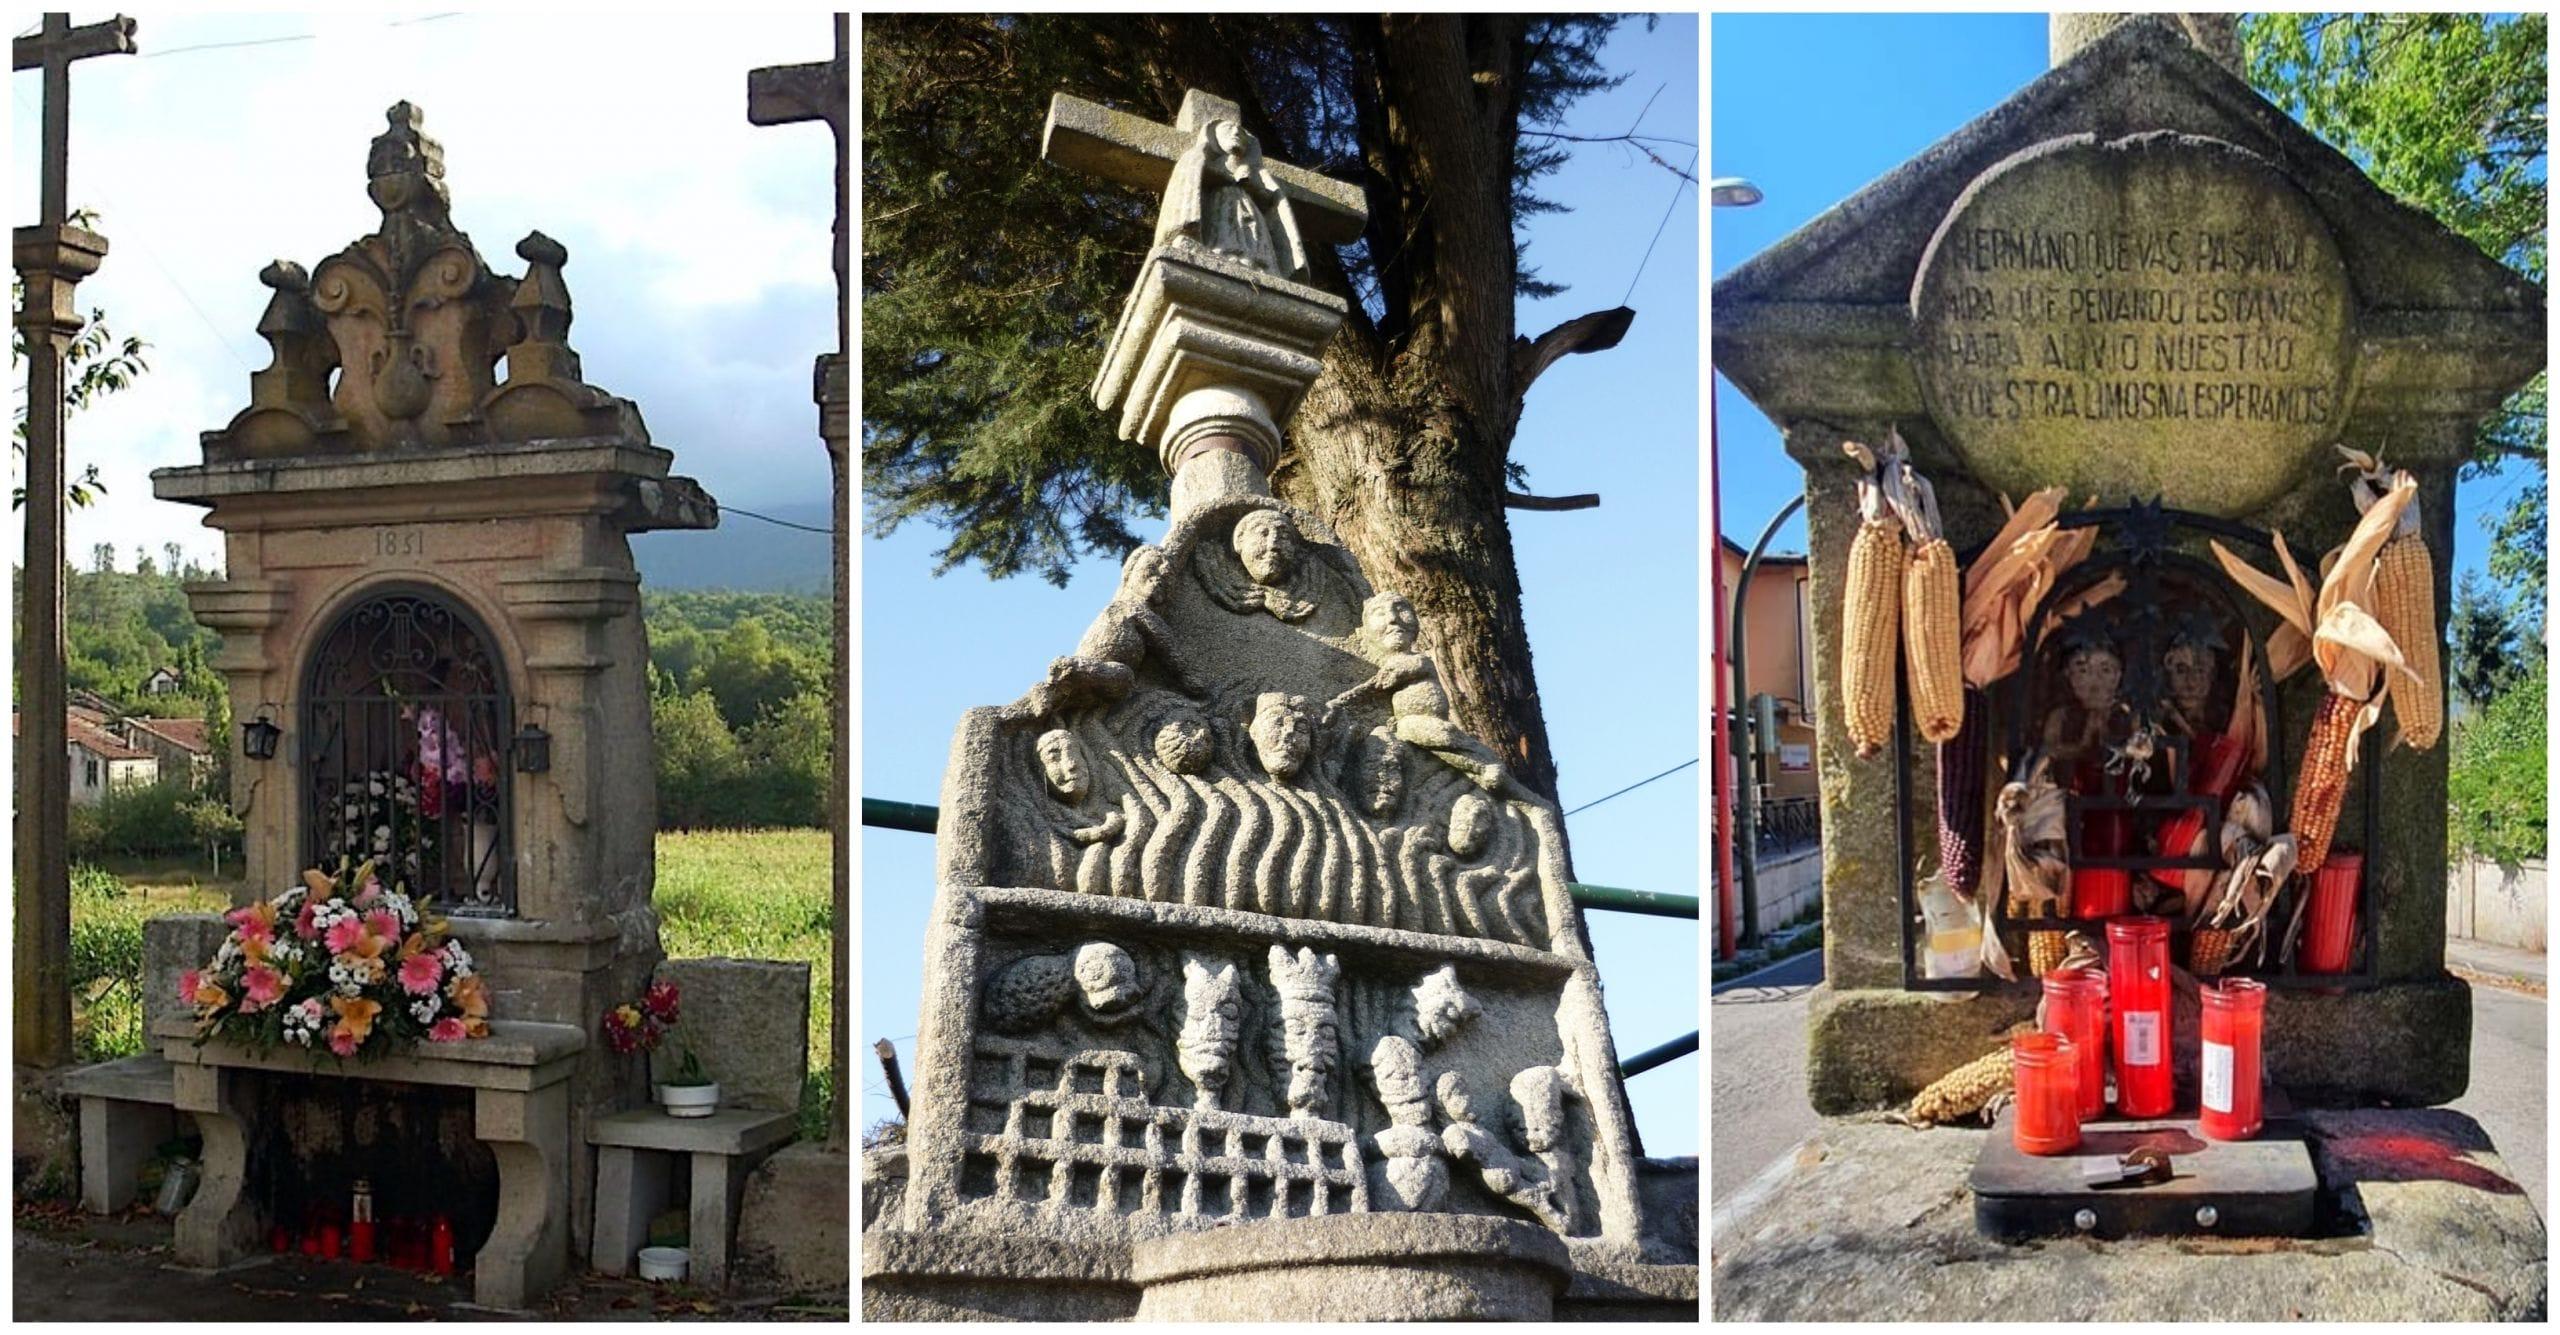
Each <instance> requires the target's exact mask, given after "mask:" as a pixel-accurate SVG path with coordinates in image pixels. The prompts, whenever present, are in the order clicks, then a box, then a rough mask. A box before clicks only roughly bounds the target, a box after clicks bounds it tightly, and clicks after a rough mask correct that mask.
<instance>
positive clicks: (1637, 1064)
mask: <svg viewBox="0 0 2560 1335" xmlns="http://www.w3.org/2000/svg"><path fill="white" fill-rule="evenodd" d="M1697 1050H1698V1031H1697V1030H1695V1029H1692V1030H1690V1031H1689V1034H1688V1037H1686V1038H1675V1039H1673V1040H1671V1041H1670V1042H1668V1043H1665V1044H1663V1045H1662V1046H1660V1047H1657V1048H1646V1049H1645V1050H1644V1051H1642V1052H1639V1053H1637V1054H1636V1055H1634V1056H1632V1057H1629V1058H1627V1059H1626V1060H1625V1061H1622V1062H1620V1063H1618V1075H1619V1078H1621V1079H1625V1078H1628V1077H1632V1076H1639V1075H1643V1074H1644V1073H1645V1072H1647V1071H1650V1070H1652V1069H1653V1068H1654V1067H1657V1066H1664V1065H1668V1064H1670V1063H1672V1062H1676V1061H1678V1060H1680V1059H1681V1058H1683V1057H1686V1056H1688V1055H1689V1054H1690V1053H1692V1052H1695V1051H1697Z"/></svg>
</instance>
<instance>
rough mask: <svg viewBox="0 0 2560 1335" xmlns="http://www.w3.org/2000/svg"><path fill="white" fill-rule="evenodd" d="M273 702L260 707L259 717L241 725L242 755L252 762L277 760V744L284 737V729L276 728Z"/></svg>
mask: <svg viewBox="0 0 2560 1335" xmlns="http://www.w3.org/2000/svg"><path fill="white" fill-rule="evenodd" d="M274 709H275V704H274V702H273V701H269V702H266V703H264V704H261V705H259V706H258V716H257V717H256V718H253V719H251V720H249V721H248V722H246V723H243V724H241V725H240V754H242V755H244V756H247V757H248V758H250V759H251V760H273V759H275V758H276V743H277V741H279V740H281V739H282V738H283V737H284V729H282V728H279V727H277V726H276V721H275V718H274V717H273V710H274Z"/></svg>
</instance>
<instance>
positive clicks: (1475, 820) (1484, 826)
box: [1449, 793, 1502, 858]
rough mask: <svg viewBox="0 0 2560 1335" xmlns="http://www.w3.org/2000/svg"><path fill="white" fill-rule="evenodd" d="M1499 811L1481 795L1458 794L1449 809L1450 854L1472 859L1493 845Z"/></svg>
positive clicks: (1488, 799)
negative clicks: (1494, 829)
mask: <svg viewBox="0 0 2560 1335" xmlns="http://www.w3.org/2000/svg"><path fill="white" fill-rule="evenodd" d="M1501 816H1502V813H1501V811H1500V810H1499V809H1498V808H1496V807H1495V806H1494V805H1493V799H1492V798H1489V797H1487V796H1485V795H1484V794H1482V793H1460V794H1458V800H1457V801H1455V802H1453V803H1451V804H1450V805H1449V851H1450V852H1452V853H1455V854H1457V855H1458V856H1459V857H1462V858H1473V857H1475V856H1476V855H1477V854H1479V853H1482V852H1484V850H1485V848H1486V847H1487V846H1488V845H1490V844H1492V842H1493V827H1494V822H1495V821H1497V820H1499V819H1501Z"/></svg>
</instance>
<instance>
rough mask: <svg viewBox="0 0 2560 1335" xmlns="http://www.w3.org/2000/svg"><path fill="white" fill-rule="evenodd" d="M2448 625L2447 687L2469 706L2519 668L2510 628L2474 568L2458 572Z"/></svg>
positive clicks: (2500, 687) (2485, 699)
mask: <svg viewBox="0 0 2560 1335" xmlns="http://www.w3.org/2000/svg"><path fill="white" fill-rule="evenodd" d="M2448 631H2449V634H2448V637H2447V638H2449V639H2450V640H2451V641H2452V644H2453V675H2452V679H2451V680H2452V686H2453V692H2454V694H2455V695H2456V696H2458V697H2460V698H2461V700H2462V702H2463V703H2464V704H2467V705H2469V706H2471V707H2472V708H2474V709H2478V708H2479V707H2481V706H2483V705H2486V704H2488V703H2489V702H2490V701H2491V700H2494V699H2496V698H2497V697H2498V694H2499V693H2500V692H2501V691H2504V690H2505V689H2506V688H2507V687H2508V686H2509V685H2510V684H2511V683H2513V682H2514V680H2515V679H2516V676H2517V674H2518V673H2519V672H2521V671H2522V669H2523V667H2524V664H2523V662H2522V661H2521V659H2522V657H2523V652H2522V650H2521V648H2520V647H2519V644H2518V637H2517V634H2516V628H2515V626H2514V625H2513V624H2512V623H2511V622H2510V621H2509V620H2508V619H2507V615H2506V610H2505V609H2504V608H2502V607H2500V606H2499V605H2498V600H2497V598H2496V597H2495V596H2494V595H2493V594H2492V593H2491V592H2490V591H2489V589H2488V588H2487V587H2486V586H2485V585H2483V584H2482V583H2481V581H2480V573H2479V572H2478V571H2476V570H2466V571H2464V572H2462V582H2461V584H2460V585H2458V586H2457V587H2456V588H2455V589H2454V594H2453V616H2452V618H2451V623H2450V625H2449V626H2448Z"/></svg>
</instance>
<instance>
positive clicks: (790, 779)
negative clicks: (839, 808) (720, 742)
mask: <svg viewBox="0 0 2560 1335" xmlns="http://www.w3.org/2000/svg"><path fill="white" fill-rule="evenodd" d="M831 726H832V724H831V721H830V719H829V718H828V710H827V693H826V692H825V691H823V690H813V691H803V692H801V693H800V694H798V695H795V696H792V697H791V698H790V699H789V700H788V701H786V702H784V704H783V705H782V707H781V708H779V709H776V710H774V711H772V712H771V713H768V714H766V715H765V716H764V717H763V718H760V719H758V720H756V721H755V722H754V723H751V724H749V725H748V726H747V728H746V729H745V731H743V732H741V733H739V734H738V749H739V752H740V755H741V758H742V759H743V760H744V762H745V764H746V769H747V776H746V777H747V781H748V782H749V783H750V784H751V785H752V787H753V788H754V790H755V794H756V797H757V799H758V800H757V801H756V810H757V814H758V815H759V817H761V820H760V821H759V823H770V824H777V825H824V824H826V821H827V813H826V796H827V772H828V767H827V761H828V757H829V754H830V753H829V749H828V747H829V742H830V739H831V737H832V736H833V734H832V732H831V731H830V728H831Z"/></svg>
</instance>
